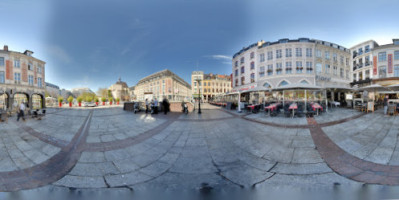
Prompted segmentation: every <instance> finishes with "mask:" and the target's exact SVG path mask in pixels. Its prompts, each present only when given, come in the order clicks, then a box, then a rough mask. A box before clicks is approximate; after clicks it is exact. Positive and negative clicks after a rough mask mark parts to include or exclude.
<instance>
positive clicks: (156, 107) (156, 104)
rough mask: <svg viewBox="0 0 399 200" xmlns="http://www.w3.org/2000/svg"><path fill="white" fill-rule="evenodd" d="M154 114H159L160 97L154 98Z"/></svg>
mask: <svg viewBox="0 0 399 200" xmlns="http://www.w3.org/2000/svg"><path fill="white" fill-rule="evenodd" d="M154 114H158V99H157V98H155V100H154Z"/></svg>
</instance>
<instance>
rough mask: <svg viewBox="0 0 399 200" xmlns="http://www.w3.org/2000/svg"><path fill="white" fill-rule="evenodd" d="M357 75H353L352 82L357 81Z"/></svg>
mask: <svg viewBox="0 0 399 200" xmlns="http://www.w3.org/2000/svg"><path fill="white" fill-rule="evenodd" d="M356 75H357V74H356V73H353V81H357V79H356V77H357V76H356Z"/></svg>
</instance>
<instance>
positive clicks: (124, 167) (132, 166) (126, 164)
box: [113, 159, 141, 173]
mask: <svg viewBox="0 0 399 200" xmlns="http://www.w3.org/2000/svg"><path fill="white" fill-rule="evenodd" d="M113 163H114V165H115V166H116V168H118V170H119V171H120V172H122V173H128V172H132V171H136V170H137V169H140V168H141V167H140V166H139V165H137V164H136V163H134V161H133V160H130V159H123V160H114V161H113Z"/></svg>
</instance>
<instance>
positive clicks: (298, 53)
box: [295, 48, 302, 57]
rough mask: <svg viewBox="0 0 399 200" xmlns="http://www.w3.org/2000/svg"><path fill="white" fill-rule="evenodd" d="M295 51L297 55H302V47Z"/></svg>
mask: <svg viewBox="0 0 399 200" xmlns="http://www.w3.org/2000/svg"><path fill="white" fill-rule="evenodd" d="M295 52H296V53H295V55H296V57H302V48H296V49H295Z"/></svg>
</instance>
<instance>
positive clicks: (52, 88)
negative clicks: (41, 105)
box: [46, 82, 61, 98]
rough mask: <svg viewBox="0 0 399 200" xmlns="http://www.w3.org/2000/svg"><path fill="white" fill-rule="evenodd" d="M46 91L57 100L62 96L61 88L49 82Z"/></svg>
mask: <svg viewBox="0 0 399 200" xmlns="http://www.w3.org/2000/svg"><path fill="white" fill-rule="evenodd" d="M46 91H47V93H48V95H49V96H50V97H55V98H57V97H58V96H60V95H61V90H60V87H58V85H54V84H51V83H48V82H46Z"/></svg>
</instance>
